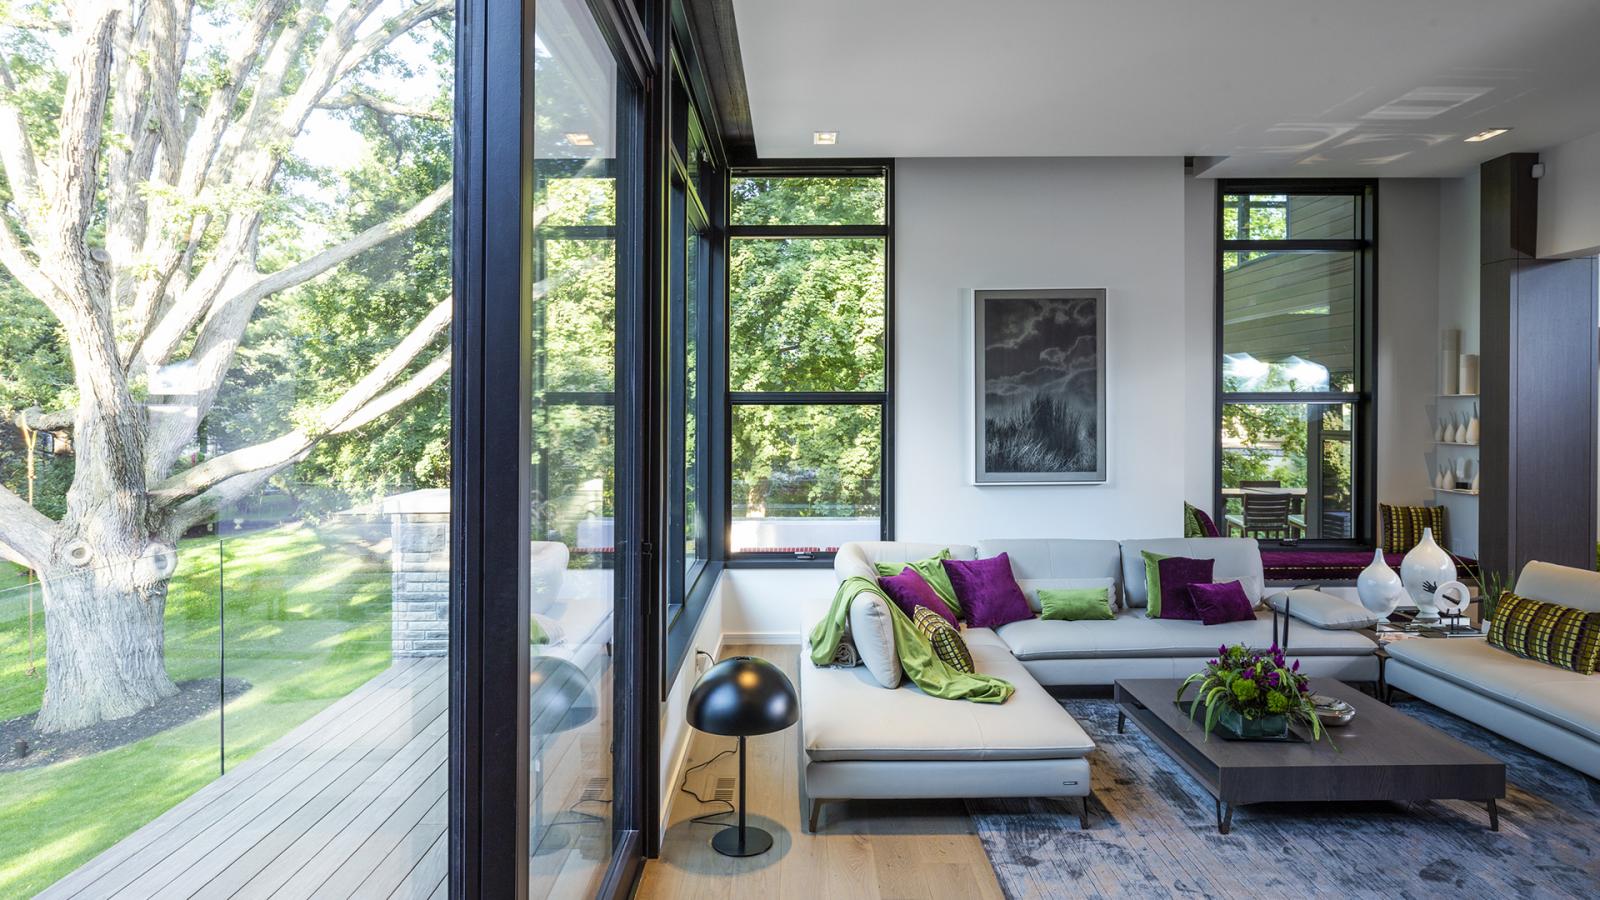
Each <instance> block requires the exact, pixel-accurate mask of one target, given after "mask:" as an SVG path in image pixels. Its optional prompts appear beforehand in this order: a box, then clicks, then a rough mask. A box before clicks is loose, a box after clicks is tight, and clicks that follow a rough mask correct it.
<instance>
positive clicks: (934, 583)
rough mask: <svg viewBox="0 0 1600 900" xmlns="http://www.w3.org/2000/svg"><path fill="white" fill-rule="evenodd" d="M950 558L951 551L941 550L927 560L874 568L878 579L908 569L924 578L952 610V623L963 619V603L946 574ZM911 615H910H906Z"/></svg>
mask: <svg viewBox="0 0 1600 900" xmlns="http://www.w3.org/2000/svg"><path fill="white" fill-rule="evenodd" d="M949 558H950V551H949V550H940V551H939V552H938V553H935V554H934V555H932V556H930V557H928V558H927V559H918V560H912V561H910V562H901V561H899V560H896V561H894V562H880V563H875V564H874V566H875V568H877V570H878V577H879V578H880V579H881V578H885V577H893V576H895V575H900V574H903V573H904V572H905V571H906V570H907V569H910V570H911V571H912V572H915V573H916V574H917V575H920V576H921V577H922V580H923V582H924V583H926V584H927V585H928V587H929V588H931V589H932V590H933V592H934V593H935V594H938V595H939V599H940V600H943V601H944V605H945V608H946V609H948V610H950V621H951V623H952V624H953V623H954V622H955V620H957V619H959V618H961V601H959V600H957V599H956V589H955V587H953V586H952V585H951V584H950V576H949V575H947V574H945V571H944V565H943V563H944V561H945V560H947V559H949ZM906 614H907V615H910V613H909V612H908V613H906Z"/></svg>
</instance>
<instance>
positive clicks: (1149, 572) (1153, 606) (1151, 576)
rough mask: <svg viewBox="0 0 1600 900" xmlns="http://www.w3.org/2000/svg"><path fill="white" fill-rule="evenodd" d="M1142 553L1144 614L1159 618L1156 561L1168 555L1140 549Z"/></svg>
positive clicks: (1159, 586)
mask: <svg viewBox="0 0 1600 900" xmlns="http://www.w3.org/2000/svg"><path fill="white" fill-rule="evenodd" d="M1140 552H1141V553H1143V554H1144V592H1145V601H1144V614H1145V616H1146V617H1147V618H1151V619H1159V618H1161V567H1160V566H1159V565H1157V563H1159V562H1161V561H1162V560H1163V559H1168V558H1169V557H1166V556H1163V555H1161V554H1160V553H1151V552H1150V551H1149V550H1141V551H1140Z"/></svg>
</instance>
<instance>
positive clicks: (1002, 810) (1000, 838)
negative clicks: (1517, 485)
mask: <svg viewBox="0 0 1600 900" xmlns="http://www.w3.org/2000/svg"><path fill="white" fill-rule="evenodd" d="M1063 705H1064V706H1066V708H1067V711H1068V712H1071V713H1072V715H1073V716H1074V717H1076V718H1077V720H1078V721H1079V722H1080V723H1081V724H1082V725H1083V727H1084V729H1085V730H1086V731H1088V732H1089V734H1090V735H1091V736H1092V737H1093V738H1094V740H1095V743H1097V744H1098V745H1099V749H1098V750H1097V751H1095V754H1094V756H1093V757H1091V761H1092V763H1093V771H1094V792H1095V798H1094V800H1093V801H1091V802H1090V805H1089V812H1090V822H1089V830H1088V831H1080V830H1079V829H1078V814H1077V809H1076V805H1075V803H1063V802H1058V801H1054V800H975V801H969V802H968V804H967V809H968V812H970V813H971V815H972V819H973V821H974V823H975V824H976V826H977V830H978V834H979V836H980V837H981V838H982V839H983V847H984V850H985V851H987V853H988V854H989V860H990V861H991V862H992V863H993V864H994V869H995V874H996V875H998V876H999V879H1000V886H1001V888H1002V889H1003V890H1004V891H1005V893H1006V896H1007V897H1010V898H1012V900H1022V898H1035V897H1169V896H1177V895H1183V896H1193V897H1263V896H1275V897H1406V898H1412V897H1415V898H1422V897H1469V898H1474V900H1488V898H1498V897H1563V898H1565V897H1595V896H1600V782H1597V781H1595V780H1594V779H1592V778H1589V777H1588V776H1586V775H1583V774H1582V773H1579V772H1576V771H1574V770H1572V769H1569V768H1567V767H1566V766H1563V765H1560V764H1559V763H1555V762H1552V761H1550V760H1549V759H1546V758H1545V757H1543V756H1540V755H1538V754H1536V753H1533V752H1532V751H1529V750H1526V749H1523V748H1522V747H1521V746H1520V745H1517V744H1514V743H1512V742H1510V741H1507V740H1505V739H1503V738H1501V737H1499V736H1498V735H1495V734H1492V733H1490V732H1488V731H1485V730H1483V729H1481V728H1478V727H1477V726H1475V725H1473V724H1472V723H1470V722H1467V721H1465V720H1462V719H1459V718H1456V717H1455V716H1452V715H1449V714H1448V713H1445V712H1442V711H1440V710H1438V709H1436V708H1434V707H1432V706H1430V705H1428V704H1426V703H1422V702H1420V701H1405V702H1401V703H1398V704H1396V707H1397V708H1398V709H1401V710H1403V711H1405V712H1406V713H1408V714H1409V715H1412V716H1415V717H1416V718H1418V719H1421V720H1422V721H1424V722H1427V723H1429V724H1431V725H1433V726H1435V727H1437V728H1439V729H1441V730H1443V731H1445V732H1448V733H1449V734H1451V735H1453V736H1455V737H1456V738H1458V739H1460V740H1462V741H1463V742H1465V743H1468V744H1471V745H1473V746H1475V747H1478V748H1479V749H1482V750H1483V751H1485V752H1487V753H1489V754H1490V755H1491V756H1494V757H1496V758H1497V759H1501V760H1504V761H1505V763H1506V780H1507V782H1508V783H1509V785H1508V788H1507V792H1506V799H1505V800H1504V801H1502V802H1501V804H1500V831H1499V832H1498V833H1496V832H1492V831H1489V830H1488V813H1487V812H1485V810H1484V808H1483V806H1482V805H1481V804H1474V803H1464V802H1453V801H1429V802H1423V803H1413V804H1400V803H1359V804H1289V803H1283V804H1262V805H1252V806H1245V807H1240V808H1239V809H1237V810H1236V811H1235V812H1234V814H1233V833H1232V834H1227V835H1223V834H1218V833H1217V829H1216V810H1215V806H1214V804H1213V801H1212V799H1211V795H1210V794H1207V793H1206V792H1205V789H1203V788H1201V787H1200V785H1199V784H1197V783H1195V782H1194V780H1192V779H1191V778H1190V777H1189V776H1188V774H1187V773H1185V772H1184V771H1183V770H1182V769H1181V768H1179V767H1178V766H1177V764H1175V763H1173V762H1171V761H1170V760H1169V759H1168V758H1167V756H1166V754H1165V753H1164V752H1163V751H1162V750H1161V748H1160V747H1157V746H1156V745H1155V744H1154V743H1152V742H1151V741H1149V740H1148V739H1146V738H1145V736H1144V735H1143V734H1142V733H1141V732H1140V730H1139V728H1138V727H1137V726H1136V725H1135V724H1134V723H1133V722H1131V721H1130V722H1129V723H1128V730H1127V733H1126V734H1117V709H1116V705H1115V704H1113V703H1112V702H1111V701H1109V700H1066V701H1063Z"/></svg>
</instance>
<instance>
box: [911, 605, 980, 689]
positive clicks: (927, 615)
mask: <svg viewBox="0 0 1600 900" xmlns="http://www.w3.org/2000/svg"><path fill="white" fill-rule="evenodd" d="M911 624H912V625H915V626H916V628H917V631H918V632H919V633H921V635H922V636H923V637H925V638H927V639H928V643H929V644H930V645H932V646H933V655H934V656H937V657H939V661H940V662H942V663H944V664H945V665H947V666H949V667H950V668H952V669H955V670H956V671H957V672H965V673H966V674H968V675H971V674H972V673H974V672H976V671H977V670H976V669H974V668H973V667H972V654H971V653H970V652H969V651H968V650H967V644H966V642H965V641H963V640H961V632H959V631H957V630H956V626H955V624H954V623H952V622H951V621H950V620H949V619H946V618H945V617H944V616H941V615H939V613H938V611H937V610H935V609H934V608H933V607H931V606H919V607H917V612H916V615H914V616H912V617H911Z"/></svg>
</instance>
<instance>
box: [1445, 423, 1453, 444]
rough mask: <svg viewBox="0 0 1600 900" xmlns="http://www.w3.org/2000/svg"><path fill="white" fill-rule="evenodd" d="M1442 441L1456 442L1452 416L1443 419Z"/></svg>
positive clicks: (1447, 442)
mask: <svg viewBox="0 0 1600 900" xmlns="http://www.w3.org/2000/svg"><path fill="white" fill-rule="evenodd" d="M1444 442H1445V443H1446V444H1454V443H1455V442H1456V420H1455V419H1453V418H1452V419H1447V420H1445V423H1444Z"/></svg>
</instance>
